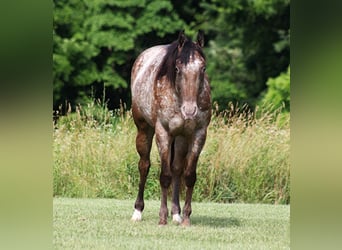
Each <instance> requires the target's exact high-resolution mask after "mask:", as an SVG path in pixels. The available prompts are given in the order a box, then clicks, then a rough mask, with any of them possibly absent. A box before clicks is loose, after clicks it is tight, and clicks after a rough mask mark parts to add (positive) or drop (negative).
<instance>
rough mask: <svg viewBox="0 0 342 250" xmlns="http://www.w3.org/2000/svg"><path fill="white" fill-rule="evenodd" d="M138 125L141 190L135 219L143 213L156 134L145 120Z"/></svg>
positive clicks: (137, 146) (137, 142)
mask: <svg viewBox="0 0 342 250" xmlns="http://www.w3.org/2000/svg"><path fill="white" fill-rule="evenodd" d="M136 125H137V127H138V134H137V137H136V148H137V151H138V153H139V155H140V160H139V165H138V167H139V173H140V182H139V192H138V196H137V199H136V201H135V204H134V208H135V210H134V213H133V216H132V220H133V221H140V220H141V214H142V211H143V210H144V189H145V183H146V178H147V175H148V172H149V170H150V166H151V163H150V152H151V146H152V139H153V135H154V130H153V128H152V127H151V126H149V125H148V124H147V123H146V122H145V121H140V122H139V123H138V122H136Z"/></svg>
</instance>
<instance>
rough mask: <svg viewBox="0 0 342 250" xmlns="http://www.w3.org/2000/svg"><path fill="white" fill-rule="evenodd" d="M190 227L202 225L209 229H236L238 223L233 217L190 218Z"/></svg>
mask: <svg viewBox="0 0 342 250" xmlns="http://www.w3.org/2000/svg"><path fill="white" fill-rule="evenodd" d="M191 224H192V225H203V226H209V227H238V226H240V222H239V220H238V219H237V218H234V217H211V216H192V217H191Z"/></svg>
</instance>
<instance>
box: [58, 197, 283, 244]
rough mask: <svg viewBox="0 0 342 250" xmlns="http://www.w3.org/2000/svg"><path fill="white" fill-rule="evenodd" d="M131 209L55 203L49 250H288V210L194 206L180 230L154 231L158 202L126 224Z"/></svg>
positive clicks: (107, 203)
mask: <svg viewBox="0 0 342 250" xmlns="http://www.w3.org/2000/svg"><path fill="white" fill-rule="evenodd" d="M133 204H134V201H133V200H115V199H69V198H54V200H53V229H54V230H53V245H54V249H125V250H126V249H149V250H150V249H215V250H217V249H290V206H289V205H262V204H219V203H196V202H194V203H193V205H192V215H191V222H192V225H191V227H187V228H185V227H182V226H179V225H175V224H173V223H172V222H171V219H170V218H169V224H168V225H166V226H158V220H159V215H158V214H159V205H160V202H159V201H149V200H147V201H145V210H144V213H143V220H142V221H141V222H135V223H134V222H131V221H130V217H131V215H132V212H133ZM168 205H169V209H170V203H169V204H168ZM181 206H183V202H181Z"/></svg>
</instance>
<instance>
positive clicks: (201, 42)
mask: <svg viewBox="0 0 342 250" xmlns="http://www.w3.org/2000/svg"><path fill="white" fill-rule="evenodd" d="M197 44H198V45H199V46H200V47H202V48H203V46H204V33H203V30H199V31H198V33H197Z"/></svg>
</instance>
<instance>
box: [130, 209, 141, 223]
mask: <svg viewBox="0 0 342 250" xmlns="http://www.w3.org/2000/svg"><path fill="white" fill-rule="evenodd" d="M131 220H132V221H141V211H139V210H137V209H134V213H133V215H132V219H131Z"/></svg>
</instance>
